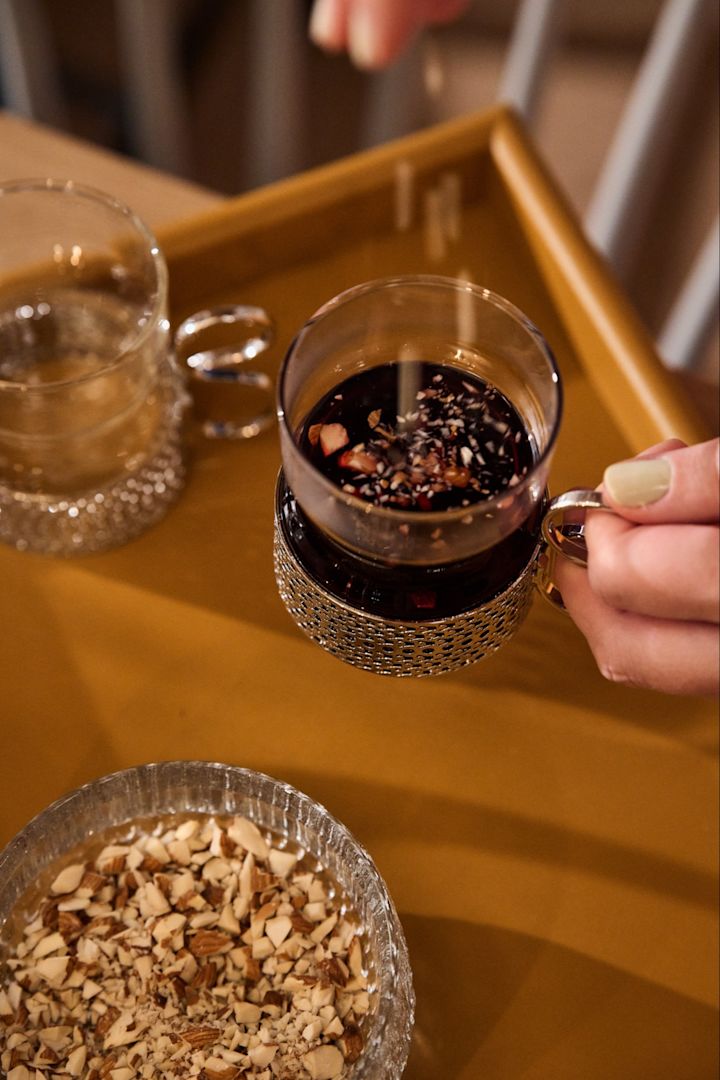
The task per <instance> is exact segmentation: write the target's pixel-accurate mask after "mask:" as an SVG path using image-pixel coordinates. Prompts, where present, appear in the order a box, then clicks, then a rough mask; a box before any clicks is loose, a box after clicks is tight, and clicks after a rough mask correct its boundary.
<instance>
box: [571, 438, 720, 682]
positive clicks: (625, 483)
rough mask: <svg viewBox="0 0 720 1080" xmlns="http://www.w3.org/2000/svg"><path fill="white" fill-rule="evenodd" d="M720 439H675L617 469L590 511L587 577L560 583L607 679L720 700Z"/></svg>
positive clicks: (575, 570)
mask: <svg viewBox="0 0 720 1080" xmlns="http://www.w3.org/2000/svg"><path fill="white" fill-rule="evenodd" d="M719 453H720V440H718V439H713V440H711V441H709V442H705V443H701V444H698V445H696V446H686V445H685V444H684V443H682V442H681V441H680V440H679V439H670V440H668V441H666V442H664V443H661V444H659V445H658V446H654V447H651V448H650V449H648V450H646V451H644V452H643V453H642V454H640V455H638V457H636V458H634V459H633V460H631V461H624V462H620V463H618V464H615V465H611V466H610V467H609V468H608V469H606V471H605V475H604V478H603V485H602V491H603V501H604V503H605V504H606V505H607V507H608V508H610V509H611V510H612V511H613V513H603V512H597V511H590V512H588V514H587V520H586V523H585V542H586V544H587V549H588V566H587V569H584V568H582V567H579V566H576V565H573V564H572V563H571V562H569V561H568V560H565V559H558V560H557V562H556V565H555V571H554V577H555V581H556V583H557V585H558V587H559V589H560V591H561V593H562V597H563V601H564V603H565V606H566V608H567V610H568V612H569V614H570V615H571V616H572V618H573V620H574V621H575V623H576V624H577V626H578V627H579V629H580V630H581V631H582V633H583V634H584V635H585V637H586V639H587V641H588V644H589V645H590V648H591V650H592V652H593V655H594V657H595V659H596V661H597V663H598V666H599V668H600V670H601V672H602V673H603V675H604V676H605V677H606V678H608V679H611V680H612V681H613V682H619V683H629V684H631V685H634V686H644V687H649V688H652V689H656V690H661V691H664V692H666V693H675V694H712V693H717V692H718V673H719V671H720V633H719V631H718V622H719V621H720V456H719Z"/></svg>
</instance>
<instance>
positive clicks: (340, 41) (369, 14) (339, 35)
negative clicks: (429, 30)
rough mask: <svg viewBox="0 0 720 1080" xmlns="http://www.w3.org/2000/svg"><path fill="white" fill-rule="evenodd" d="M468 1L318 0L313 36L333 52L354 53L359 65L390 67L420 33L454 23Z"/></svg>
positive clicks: (322, 46)
mask: <svg viewBox="0 0 720 1080" xmlns="http://www.w3.org/2000/svg"><path fill="white" fill-rule="evenodd" d="M468 3H469V0H315V3H314V6H313V9H312V15H311V17H310V37H311V38H312V40H313V41H314V42H315V44H316V45H319V46H320V47H321V48H323V49H327V50H328V51H329V52H342V51H343V50H344V49H346V50H347V51H348V53H349V54H350V58H351V60H352V61H353V63H354V64H355V65H356V66H357V67H359V68H365V69H368V70H370V69H375V68H382V67H386V66H387V65H388V64H389V63H390V62H391V61H392V60H394V59H395V58H396V57H397V56H399V54H400V53H401V52H402V50H403V49H404V48H405V47H406V45H408V44H409V43H410V41H411V40H412V38H413V37H414V36H415V34H416V33H417V32H418V31H419V30H420V29H422V27H423V26H428V25H431V24H433V23H443V22H450V21H451V20H452V19H455V18H457V16H459V15H460V14H461V13H462V12H463V11H464V10H465V8H466V7H467V6H468Z"/></svg>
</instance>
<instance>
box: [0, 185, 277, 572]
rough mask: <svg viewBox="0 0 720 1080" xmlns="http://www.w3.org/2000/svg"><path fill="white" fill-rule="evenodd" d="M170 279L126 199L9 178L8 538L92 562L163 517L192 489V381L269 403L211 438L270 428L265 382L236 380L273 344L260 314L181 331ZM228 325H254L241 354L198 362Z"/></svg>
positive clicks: (3, 468) (1, 214) (1, 516)
mask: <svg viewBox="0 0 720 1080" xmlns="http://www.w3.org/2000/svg"><path fill="white" fill-rule="evenodd" d="M167 279H168V275H167V268H166V265H165V260H164V257H163V255H162V253H161V251H160V250H159V248H158V245H157V243H156V241H155V239H154V237H153V235H152V233H151V232H150V231H149V230H148V228H147V227H146V226H145V225H144V223H143V222H142V221H141V220H140V219H139V218H138V217H137V216H136V215H135V214H134V213H133V212H132V211H131V210H130V209H129V208H128V207H127V206H125V205H123V204H122V203H121V202H119V201H118V200H117V199H114V198H113V197H111V196H109V195H105V194H103V193H101V192H98V191H94V190H92V189H90V188H86V187H83V186H81V185H79V184H76V183H74V182H72V181H55V180H27V181H15V182H10V183H5V184H0V540H2V541H4V542H6V543H9V544H12V545H13V546H15V547H16V548H18V549H19V550H22V551H27V550H30V551H41V552H48V553H51V554H58V555H71V554H83V553H85V552H90V551H99V550H102V549H104V548H108V547H113V546H115V545H117V544H121V543H124V542H125V541H126V540H129V539H131V538H132V537H134V536H136V535H137V534H139V533H141V532H143V531H144V530H145V529H146V528H148V527H149V526H150V525H152V524H154V523H155V522H156V521H158V520H159V519H160V518H161V517H163V515H164V514H165V513H166V511H167V509H168V507H169V506H170V505H171V504H172V503H173V502H174V500H175V499H176V498H177V496H178V494H179V493H180V491H181V490H182V487H183V485H184V482H185V461H184V454H183V447H182V426H183V421H184V418H185V411H186V406H187V405H189V403H190V397H189V395H188V394H187V392H186V388H185V384H186V378H187V377H188V376H192V377H195V378H198V379H203V380H211V379H213V378H215V379H221V378H223V377H224V378H225V379H226V380H231V381H235V382H240V383H243V384H244V385H245V386H252V387H254V388H255V391H257V390H259V391H260V392H261V394H265V396H266V398H267V401H268V406H269V407H268V408H267V409H266V411H265V413H264V414H263V415H262V416H254V417H251V418H249V420H248V421H247V422H246V423H241V424H237V423H236V424H229V423H225V424H223V423H216V424H210V425H206V429H204V430H205V434H208V435H210V436H211V437H221V438H247V437H251V436H252V435H255V434H257V433H258V431H260V430H262V428H263V427H265V426H267V424H268V423H270V422H271V421H272V408H271V406H270V402H271V392H272V385H271V381H270V379H269V377H268V376H267V375H265V374H264V373H261V372H244V371H243V372H238V371H237V370H236V369H237V367H238V366H239V365H240V364H242V363H244V362H245V361H246V360H248V359H251V358H253V357H255V356H257V355H258V354H259V352H261V351H263V350H264V349H265V348H266V347H267V344H268V341H269V332H270V331H269V320H268V319H267V317H266V316H265V313H264V312H262V311H260V309H255V308H242V307H227V308H222V309H217V310H214V311H209V312H201V313H199V314H198V315H197V316H195V317H192V318H191V319H188V320H185V323H183V324H182V326H181V327H180V328H179V330H178V332H177V334H176V335H175V336H174V337H173V336H172V335H171V333H170V324H169V321H168V314H167V310H168V304H167V291H168V280H167ZM223 323H235V324H237V323H240V324H241V325H242V326H243V327H244V328H248V332H249V336H248V337H247V339H246V340H245V341H244V343H243V344H242V345H241V346H235V347H233V348H232V349H227V348H226V349H214V350H207V351H205V352H200V353H198V352H195V353H193V355H192V356H187V354H188V352H189V351H191V350H190V349H189V348H188V346H189V343H192V342H194V340H195V338H196V337H197V336H198V335H199V334H201V333H204V332H205V331H207V329H208V327H210V326H217V325H218V324H223ZM258 325H259V326H260V330H259V331H258V329H257V326H258ZM176 348H177V351H178V352H180V351H181V352H182V353H183V354H184V357H185V356H186V357H187V366H186V367H185V368H184V370H183V371H182V372H181V369H180V367H179V365H178V364H177V363H176V358H175V350H176Z"/></svg>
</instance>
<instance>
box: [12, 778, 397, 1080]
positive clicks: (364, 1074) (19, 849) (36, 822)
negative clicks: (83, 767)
mask: <svg viewBox="0 0 720 1080" xmlns="http://www.w3.org/2000/svg"><path fill="white" fill-rule="evenodd" d="M183 766H184V767H186V768H188V769H191V768H193V769H202V770H206V771H207V772H208V774H213V773H214V774H217V775H221V774H225V776H226V777H227V776H228V775H230V776H231V777H234V778H235V779H237V780H238V782H239V783H238V790H239V791H241V792H243V791H244V789H243V787H242V784H243V782H246V781H249V782H250V783H255V784H257V785H263V784H266V785H269V786H270V787H271V788H272V789H273V790H274V792H277V793H280V794H282V795H285V796H287V797H288V798H291V799H293V800H294V801H296V802H297V804H298V805H299V806H300V807H301V808H303V810H306V811H311V812H313V813H315V814H319V815H320V816H321V817H322V818H323V819H324V822H325V823H326V824H327V825H328V826H329V827H330V828H332V829H333V830H334V831H336V832H338V833H339V834H340V835H341V837H342V838H343V840H344V841H345V842H346V843H348V844H349V846H350V848H351V850H352V852H353V858H354V859H355V860H358V861H360V862H362V863H363V864H364V869H365V871H366V873H367V874H368V875H369V877H370V879H371V881H372V884H373V885H374V887H375V890H376V893H377V896H378V898H379V900H380V901H381V904H382V912H383V921H384V924H385V925H384V927H383V929H384V930H385V933H386V936H387V938H388V940H389V942H390V944H391V957H392V963H393V971H392V972H385V973H384V978H383V981H384V982H385V983H387V987H386V990H388V991H391V990H392V988H393V987H394V986H396V985H397V983H396V978H397V976H398V974H399V973H400V972H401V971H402V970H403V969H404V971H405V974H406V977H407V985H406V987H405V988H404V989H405V994H406V997H407V1000H408V1006H409V1008H408V1015H407V1016H406V1017H405V1022H404V1030H403V1029H402V1027H399V1026H398V1025H393V1018H392V1016H387V1015H385V1017H384V1018H383V1023H382V1026H381V1027H380V1028H379V1029H376V1025H372V1026H371V1028H370V1031H371V1032H372V1034H373V1054H372V1057H367V1058H363V1057H361V1058H360V1060H359V1062H358V1065H357V1066H355V1067H354V1068H353V1069H352V1070H351V1077H352V1078H356V1077H357V1080H361V1078H366V1080H372V1078H373V1077H374V1076H375V1075H376V1074H375V1072H374V1071H373V1072H368V1071H367V1069H368V1068H373V1069H375V1068H377V1067H378V1066H380V1069H381V1071H380V1072H379V1074H377V1075H378V1076H379V1077H380V1078H383V1080H384V1078H385V1077H387V1078H390V1077H393V1078H394V1077H399V1076H400V1075H401V1073H402V1071H403V1070H404V1066H405V1063H406V1060H407V1055H408V1053H409V1049H410V1038H411V1035H412V1028H413V1024H414V1019H415V1017H414V1013H415V992H414V988H413V985H412V969H411V967H410V960H409V957H408V952H407V943H406V941H405V936H404V932H403V929H402V925H401V923H400V920H399V918H398V915H397V911H396V909H395V905H394V903H393V900H392V897H391V896H390V893H389V891H388V888H387V885H386V884H385V881H384V879H383V878H382V876H381V874H380V872H379V870H378V869H377V867H376V866H375V863H374V861H373V859H372V856H371V855H370V854H369V852H368V851H367V850H366V849H365V847H364V846H363V845H362V844H361V843H360V842H359V840H357V839H356V838H355V837H354V836H353V834H352V833H351V832H350V830H349V829H348V828H347V826H346V825H343V823H342V822H341V821H339V819H338V818H336V817H335V816H334V815H333V814H331V813H330V811H329V810H328V809H327V808H326V807H325V806H323V804H322V803H319V802H318V801H317V800H316V799H312V798H311V797H310V796H309V795H306V794H305V793H304V792H302V791H300V790H299V789H298V788H296V787H294V786H293V785H292V784H288V783H287V782H286V781H284V780H278V779H277V778H276V777H274V776H269V775H268V774H267V773H262V772H258V771H257V770H255V769H249V768H245V767H242V766H239V765H228V764H225V763H224V762H217V761H198V760H193V759H187V760H168V761H157V762H148V763H146V764H143V765H135V766H132V767H130V768H127V769H120V770H117V771H116V772H112V773H107V774H105V775H104V776H100V777H97V778H96V779H94V780H90V781H89V782H88V783H86V784H82V785H80V786H79V787H76V788H74V789H73V790H72V791H69V792H67V793H66V794H64V795H61V796H60V797H59V798H58V799H55V800H54V802H52V803H50V804H49V805H48V806H46V807H45V808H44V809H43V810H41V811H40V812H39V813H37V814H36V815H35V816H34V817H33V818H31V819H30V821H28V822H27V824H26V825H24V826H23V828H22V829H21V830H20V831H19V832H18V833H17V834H16V835H15V836H14V837H13V838H12V839H11V840H10V841H9V843H8V844H7V845H6V847H5V848H4V849H2V850H0V899H2V892H3V881H4V877H5V874H6V873H7V872H8V870H9V868H10V867H11V866H12V865H13V864H18V863H19V862H20V861H22V860H24V859H25V858H27V857H28V855H30V854H31V848H30V846H29V844H28V839H29V837H32V835H33V834H34V833H35V832H36V831H38V830H39V831H40V832H41V834H42V832H43V831H44V826H45V825H46V824H52V823H53V820H54V819H56V818H58V817H61V815H63V814H64V813H66V812H67V809H68V808H69V807H70V806H71V805H72V803H73V802H75V801H78V800H79V799H82V798H83V797H84V796H87V795H88V794H95V793H97V794H98V795H100V794H101V792H102V789H103V786H104V785H107V784H110V783H113V784H115V783H117V784H119V783H121V782H122V780H123V779H125V778H129V777H131V776H134V777H137V778H138V779H139V780H141V779H142V777H143V776H148V777H150V776H151V775H153V774H159V773H162V772H164V771H167V772H169V771H170V770H172V769H178V768H181V767H183ZM226 787H228V790H229V786H228V785H226ZM245 793H247V794H248V797H255V798H257V796H252V795H251V793H249V792H245ZM176 812H177V813H193V812H196V813H208V814H212V813H218V814H222V813H223V809H222V808H218V809H211V808H209V807H208V808H206V809H204V810H200V809H198V808H193V807H188V808H181V809H178V810H177V811H176ZM224 812H226V813H228V812H230V813H232V811H227V810H226V811H224ZM168 813H170V811H168ZM135 816H136V817H139V816H141V815H140V814H139V813H138V814H137V815H135ZM132 820H133V816H132V815H131V816H130V817H126V818H124V819H123V821H118V822H117V823H116V824H117V825H118V826H119V825H122V824H124V823H125V822H127V823H130V822H131V821H132ZM70 846H71V847H72V846H73V845H70ZM310 854H311V855H313V854H314V853H313V852H310ZM57 857H58V858H61V857H62V855H58V856H57ZM46 865H47V864H46ZM44 868H45V866H42V867H39V868H38V869H39V871H42V869H44ZM21 895H22V894H21ZM17 899H18V898H17V897H16V898H15V901H14V902H17ZM3 926H4V922H0V933H1V932H2V928H3ZM381 1004H382V1002H381ZM396 1027H397V1028H398V1030H395V1028H396ZM378 1036H379V1039H378ZM389 1043H394V1045H395V1048H396V1051H397V1048H398V1047H400V1049H401V1052H402V1060H401V1061H398V1062H397V1065H398V1066H399V1069H398V1068H397V1067H396V1068H395V1070H394V1071H393V1072H392V1073H387V1074H386V1073H385V1072H383V1071H382V1064H383V1062H382V1059H381V1058H380V1056H379V1055H380V1054H381V1053H382V1051H383V1048H384V1047H386V1044H389ZM388 1049H389V1048H388Z"/></svg>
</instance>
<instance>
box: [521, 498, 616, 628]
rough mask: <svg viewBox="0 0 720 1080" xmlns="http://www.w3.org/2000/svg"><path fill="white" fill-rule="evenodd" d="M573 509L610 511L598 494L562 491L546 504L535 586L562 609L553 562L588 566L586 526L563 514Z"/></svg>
mask: <svg viewBox="0 0 720 1080" xmlns="http://www.w3.org/2000/svg"><path fill="white" fill-rule="evenodd" d="M574 510H606V511H608V512H611V511H610V507H609V506H606V505H605V503H604V502H603V499H602V493H601V492H599V491H586V490H583V489H580V490H575V491H564V492H563V493H562V495H556V496H555V498H554V499H551V500H550V502H549V504H548V508H547V510H546V511H545V516H544V517H543V520H542V526H541V531H542V539H543V545H542V549H541V551H540V555H539V557H538V567H537V573H536V577H535V583H536V585H537V587H538V589H539V591H540V592H541V593H542V594H543V596H544V597H545V599H546V600H548V601H549V602H550V603H551V604H553V605H554V606H555V607H559V608H562V609H563V610H564V609H565V605H564V604H563V599H562V595H561V593H560V590H559V589H558V587H557V585H556V584H555V581H554V578H553V572H554V569H555V560H556V559H557V557H558V555H561V556H563V557H564V558H566V559H570V561H571V562H574V563H575V564H576V565H578V566H587V545H586V543H585V525H584V524H583V523H579V522H568V521H566V515H567V514H568V513H570V512H572V511H574Z"/></svg>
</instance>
